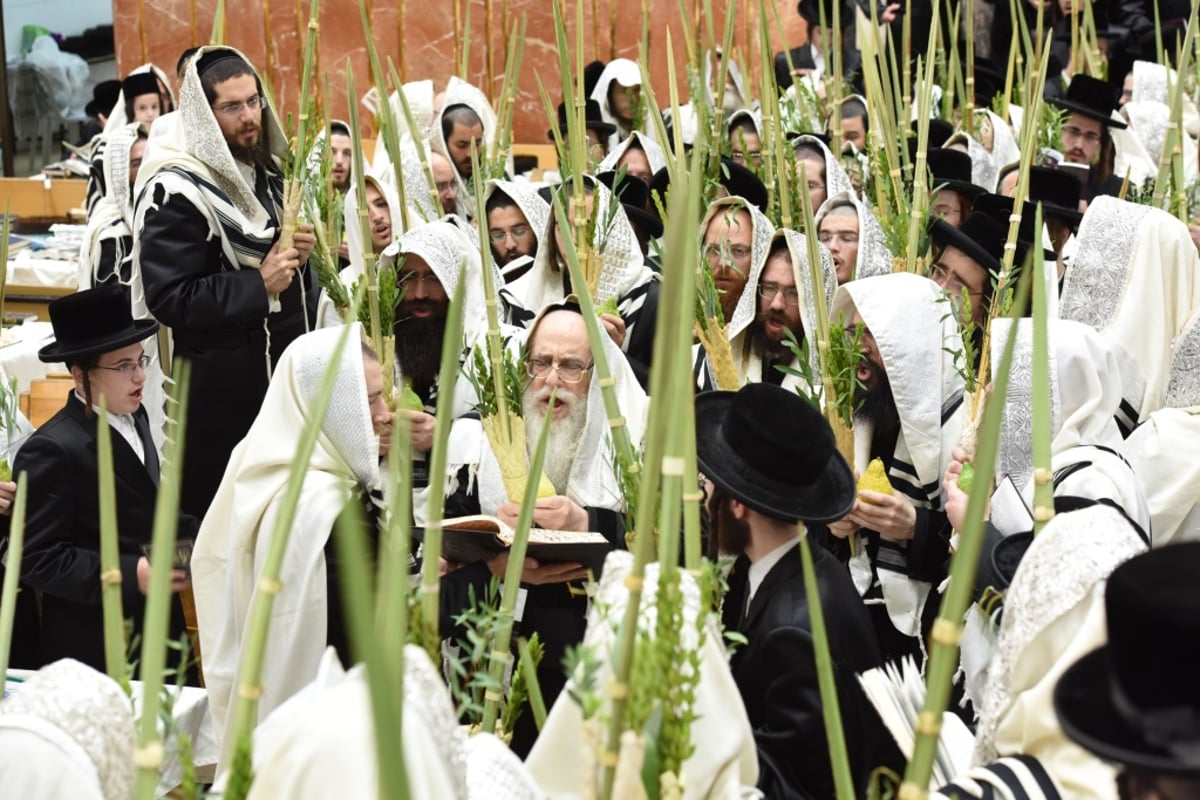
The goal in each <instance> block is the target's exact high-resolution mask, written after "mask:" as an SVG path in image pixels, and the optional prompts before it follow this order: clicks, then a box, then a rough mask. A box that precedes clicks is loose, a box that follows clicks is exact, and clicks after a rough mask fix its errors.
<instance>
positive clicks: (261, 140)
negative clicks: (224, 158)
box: [225, 125, 275, 171]
mask: <svg viewBox="0 0 1200 800" xmlns="http://www.w3.org/2000/svg"><path fill="white" fill-rule="evenodd" d="M225 143H226V144H227V145H229V152H230V154H231V155H232V156H233V157H234V160H236V161H240V162H242V163H243V164H249V165H250V166H252V167H262V168H263V169H265V170H272V171H273V170H274V168H275V163H274V161H273V160H272V159H271V145H270V144H269V141H268V136H267V126H266V125H261V126H260V127H259V131H258V141H257V142H255V143H254V145H252V146H251V147H242V146H241V145H240V144H237V143H236V142H231V141H229V140H228V139H226V140H225Z"/></svg>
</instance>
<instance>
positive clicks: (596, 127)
mask: <svg viewBox="0 0 1200 800" xmlns="http://www.w3.org/2000/svg"><path fill="white" fill-rule="evenodd" d="M583 116H584V121H583V124H584V127H585V128H587V129H588V130H589V131H595V132H596V133H598V134H600V135H601V136H612V135H613V134H614V133H616V132H617V126H616V125H613V124H612V123H611V122H605V121H604V117H602V116H600V104H599V103H597V102H596V101H595V100H588V101H587V107H586V108H585V109H584V112H583ZM558 131H559V133H561V134H562V135H564V136H566V133H567V104H566V103H559V104H558ZM546 138H547V139H550V140H553V139H554V129H553V128H551V129H550V130H548V131H546Z"/></svg>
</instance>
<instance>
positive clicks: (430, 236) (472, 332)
mask: <svg viewBox="0 0 1200 800" xmlns="http://www.w3.org/2000/svg"><path fill="white" fill-rule="evenodd" d="M408 253H411V254H413V255H415V256H418V257H419V258H421V259H422V260H423V261H424V262H425V263H426V264H428V265H429V268H430V269H431V270H433V273H434V274H435V275H436V276H437V279H438V282H439V283H441V284H442V290H443V291H444V292H445V293H446V297H447V298H450V299H452V298H453V297H454V292H455V290H456V288H457V286H458V282H459V281H460V280H463V281H465V282H466V283H465V284H464V287H463V348H464V349H466V348H470V347H473V346H474V345H475V344H476V343H477V342H478V341H479V340H480V339H482V338H483V336H484V335H485V334H486V333H487V305H488V299H487V295H486V293H485V292H484V284H483V269H484V267H483V263H482V260H481V259H480V258H479V239H478V234H477V233H476V232H475V230H474V229H472V228H470V227H469V226H465V223H462V221H461V218H460V217H456V216H453V215H447V216H445V217H443V218H442V219H440V220H434V221H433V222H430V223H427V224H425V225H420V226H418V227H415V228H413V229H412V230H411V231H408V232H407V233H405V234H404V235H403V236H401V237H400V239H399V240H397V241H396V242H395V243H393V244H392V245H391V246H390V247H388V249H387V250H385V251H384V252H383V257H382V259H381V261H380V268H381V269H395V268H397V264H398V262H399V261H400V260H401V258H402V257H403V256H404V255H405V254H408ZM488 268H489V269H491V272H492V285H493V286H495V287H496V288H497V289H499V288H500V286H501V285H502V284H503V279H502V278H501V277H500V271H499V269H497V267H496V265H495V263H494V262H490V263H489V264H488ZM496 302H497V299H496V298H492V303H493V304H495V303H496ZM511 330H515V329H509V328H508V327H507V326H505V327H504V331H503V332H504V333H505V334H508V333H510V332H511ZM459 383H460V385H461V384H462V383H463V381H461V380H460V382H459ZM472 397H473V395H472ZM468 399H470V398H468ZM471 402H472V403H473V402H474V401H473V400H471ZM466 411H467V408H462V409H458V408H457V404H456V411H455V414H456V415H457V414H460V413H465V412H466Z"/></svg>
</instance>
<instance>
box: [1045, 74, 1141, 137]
mask: <svg viewBox="0 0 1200 800" xmlns="http://www.w3.org/2000/svg"><path fill="white" fill-rule="evenodd" d="M1115 99H1116V98H1115V97H1114V96H1113V88H1112V86H1110V85H1109V84H1108V83H1106V82H1105V81H1102V80H1100V79H1099V78H1093V77H1092V76H1090V75H1076V76H1075V77H1073V78H1071V83H1070V84H1069V85H1068V86H1067V96H1066V97H1064V98H1062V99H1057V100H1051V101H1050V102H1051V103H1053V104H1054V105H1056V106H1058V107H1059V108H1065V109H1067V110H1068V111H1074V112H1075V113H1077V114H1082V115H1084V116H1085V117H1088V118H1089V119H1094V120H1096V121H1097V122H1100V123H1102V124H1104V125H1109V126H1111V127H1114V128H1124V127H1126V125H1125V123H1124V122H1120V121H1118V120H1115V119H1113V118H1112V112H1113V107H1114V106H1115V103H1114V100H1115Z"/></svg>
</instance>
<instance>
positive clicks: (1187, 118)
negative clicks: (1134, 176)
mask: <svg viewBox="0 0 1200 800" xmlns="http://www.w3.org/2000/svg"><path fill="white" fill-rule="evenodd" d="M1175 82H1176V73H1175V70H1173V69H1169V68H1168V67H1166V66H1164V65H1162V64H1156V63H1153V62H1150V61H1135V62H1133V91H1132V92H1131V93H1130V100H1129V102H1128V103H1126V104H1125V105H1124V106H1123V107H1122V109H1121V110H1122V112H1123V113H1124V114H1125V116H1126V118H1127V119H1128V120H1129V123H1130V127H1129V130H1130V132H1131V133H1132V134H1133V135H1135V136H1136V138H1137V139H1138V140H1139V141H1140V142H1141V144H1142V145H1144V146H1145V151H1146V153H1147V155H1148V158H1149V159H1151V160H1152V163H1153V165H1154V167H1155V172H1152V173H1151V174H1150V177H1153V176H1154V175H1155V174H1157V166H1158V161H1159V157H1160V156H1161V153H1162V145H1163V140H1164V139H1165V138H1166V132H1167V128H1168V127H1169V124H1170V110H1171V101H1172V97H1171V92H1172V91H1173V89H1174V85H1175ZM1182 133H1183V136H1184V140H1183V147H1182V150H1183V171H1184V179H1185V181H1187V182H1191V180H1192V179H1193V178H1195V177H1196V168H1197V153H1196V138H1197V137H1200V112H1198V111H1197V109H1196V104H1195V103H1194V102H1193V101H1192V98H1191V96H1190V95H1188V94H1187V93H1186V92H1185V93H1184V96H1183V131H1182ZM1119 156H1120V153H1119V152H1118V157H1119ZM1116 174H1117V175H1124V174H1125V173H1124V171H1122V170H1117V171H1116Z"/></svg>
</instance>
